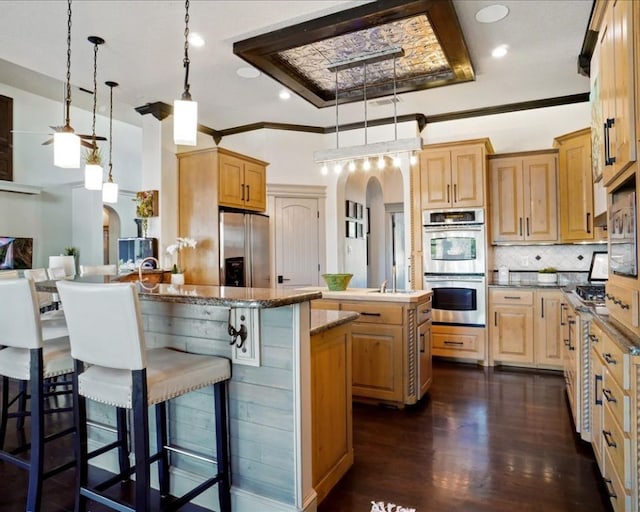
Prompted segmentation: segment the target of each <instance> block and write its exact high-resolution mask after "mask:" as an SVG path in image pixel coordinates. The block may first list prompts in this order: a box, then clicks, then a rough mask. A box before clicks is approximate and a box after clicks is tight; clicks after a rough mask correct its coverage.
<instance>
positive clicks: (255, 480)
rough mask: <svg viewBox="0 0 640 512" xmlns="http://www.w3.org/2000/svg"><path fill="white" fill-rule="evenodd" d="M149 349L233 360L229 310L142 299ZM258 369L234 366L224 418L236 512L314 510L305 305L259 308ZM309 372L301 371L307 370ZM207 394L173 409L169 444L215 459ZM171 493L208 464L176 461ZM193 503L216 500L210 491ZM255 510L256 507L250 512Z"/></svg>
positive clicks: (182, 401) (176, 404) (193, 396)
mask: <svg viewBox="0 0 640 512" xmlns="http://www.w3.org/2000/svg"><path fill="white" fill-rule="evenodd" d="M141 309H142V314H143V319H144V325H145V334H146V337H147V344H148V346H149V347H153V346H170V347H174V348H178V349H181V350H186V351H188V352H194V353H199V354H209V355H219V356H223V357H230V356H231V347H230V345H229V339H230V338H229V336H228V334H227V320H228V309H227V308H223V307H215V306H200V305H189V304H177V303H168V302H155V301H144V300H142V301H141ZM260 331H261V351H262V353H261V356H262V361H261V366H259V367H252V366H241V365H237V364H234V365H233V367H232V379H231V382H230V384H229V421H230V443H231V464H232V495H233V501H234V511H236V510H239V511H242V510H255V507H256V506H262V507H264V506H268V507H270V509H271V510H278V511H279V510H283V511H286V510H305V509H307V508H308V507H311V506H315V492H314V491H313V489H312V487H311V455H310V453H311V449H310V444H311V443H310V436H311V432H310V406H309V396H310V384H309V372H308V368H309V364H310V363H309V361H310V355H309V334H308V333H309V305H308V303H301V304H295V305H292V306H285V307H280V308H269V309H262V310H260ZM305 368H306V370H304V369H305ZM211 404H212V401H211V391H210V390H208V389H207V390H199V391H197V392H194V393H190V394H188V395H185V396H183V397H180V398H179V399H176V400H174V401H173V403H172V404H171V414H170V417H171V425H170V428H171V432H172V440H173V442H174V443H176V444H178V445H180V446H181V447H184V448H190V449H195V450H200V451H204V452H205V453H207V454H209V455H211V456H215V447H213V446H212V444H213V443H212V439H213V414H212V413H211ZM174 462H175V464H176V466H177V469H176V471H175V472H174V473H175V475H176V479H175V481H176V486H177V487H176V490H177V489H178V488H182V486H183V485H185V486H186V485H192V481H190V480H193V479H196V480H199V479H201V478H202V475H205V474H207V473H206V468H207V466H206V464H201V463H197V462H193V461H191V460H190V459H187V458H185V457H181V456H174ZM197 503H198V504H200V505H202V506H205V507H211V504H212V503H217V498H216V493H215V491H211V492H209V493H207V494H205V495H204V496H203V497H202V499H201V500H198V501H197ZM252 507H253V508H252Z"/></svg>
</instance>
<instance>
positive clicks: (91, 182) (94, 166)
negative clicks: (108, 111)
mask: <svg viewBox="0 0 640 512" xmlns="http://www.w3.org/2000/svg"><path fill="white" fill-rule="evenodd" d="M87 39H88V40H89V42H90V43H91V44H93V121H92V124H91V144H92V146H91V149H90V150H89V153H88V154H87V158H86V160H87V161H86V164H85V166H84V188H86V189H87V190H100V189H102V166H101V165H100V158H99V151H98V145H97V143H96V104H97V101H98V46H99V45H101V44H104V39H102V38H101V37H98V36H89V37H88V38H87Z"/></svg>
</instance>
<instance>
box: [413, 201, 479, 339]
mask: <svg viewBox="0 0 640 512" xmlns="http://www.w3.org/2000/svg"><path fill="white" fill-rule="evenodd" d="M422 225H423V236H422V240H423V248H422V250H423V252H422V254H423V258H424V261H423V271H424V285H425V286H424V288H425V289H426V290H431V291H432V292H433V323H434V324H447V325H464V326H478V327H481V326H482V327H483V326H484V325H485V323H486V311H487V307H486V277H485V266H486V259H485V244H486V240H485V239H486V236H485V224H484V211H483V210H482V209H466V210H425V211H423V212H422Z"/></svg>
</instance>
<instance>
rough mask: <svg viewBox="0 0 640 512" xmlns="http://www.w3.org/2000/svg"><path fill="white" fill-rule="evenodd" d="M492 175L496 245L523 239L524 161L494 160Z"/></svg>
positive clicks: (492, 216)
mask: <svg viewBox="0 0 640 512" xmlns="http://www.w3.org/2000/svg"><path fill="white" fill-rule="evenodd" d="M489 173H490V189H491V239H492V240H493V241H494V242H507V241H519V240H523V238H524V231H523V228H524V225H523V223H524V215H523V211H522V205H523V197H522V189H523V186H522V159H521V158H496V159H494V160H491V161H490V162H489Z"/></svg>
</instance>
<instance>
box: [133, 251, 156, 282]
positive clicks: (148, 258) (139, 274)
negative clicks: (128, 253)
mask: <svg viewBox="0 0 640 512" xmlns="http://www.w3.org/2000/svg"><path fill="white" fill-rule="evenodd" d="M145 261H153V262H155V264H156V268H160V262H159V261H158V260H157V259H156V258H154V257H153V256H147V257H146V258H145V259H143V260H142V261H141V262H140V266H139V267H138V280H139V281H140V282H142V281H143V279H142V267H143V266H144V263H145Z"/></svg>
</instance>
